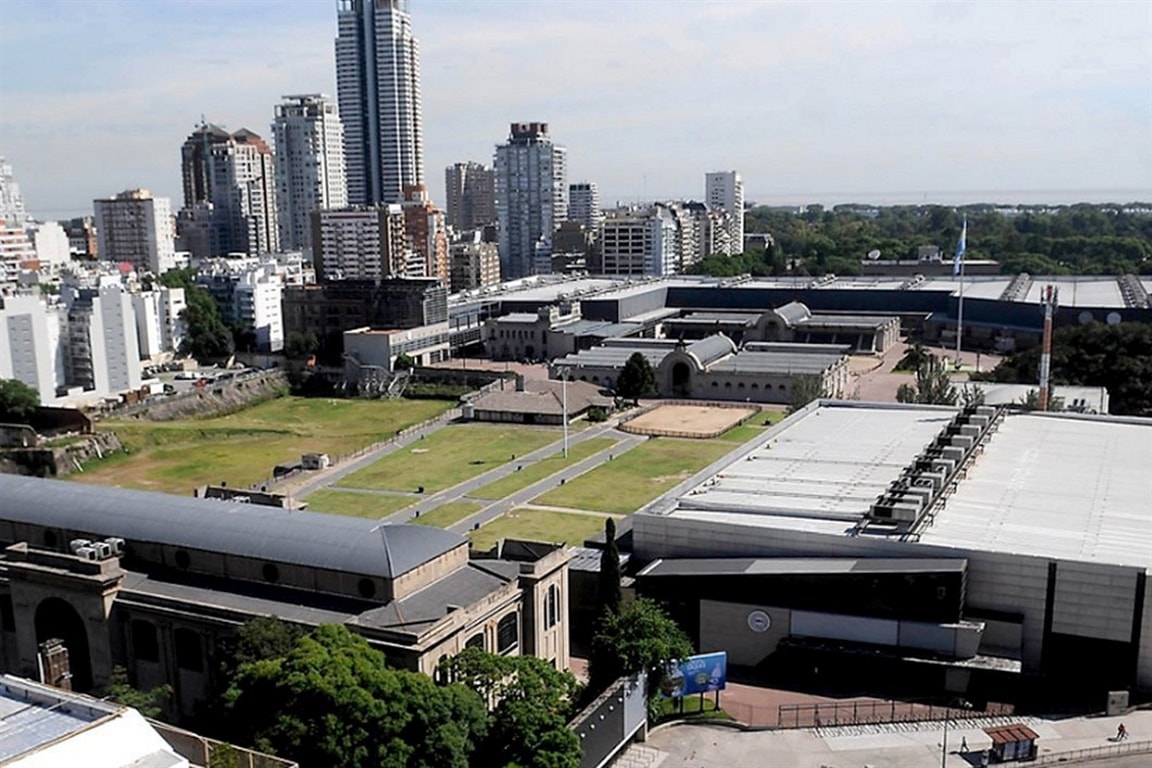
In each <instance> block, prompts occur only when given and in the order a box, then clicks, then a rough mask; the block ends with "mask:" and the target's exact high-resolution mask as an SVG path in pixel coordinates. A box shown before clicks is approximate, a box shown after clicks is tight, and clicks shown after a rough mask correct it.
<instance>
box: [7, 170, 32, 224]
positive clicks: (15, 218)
mask: <svg viewBox="0 0 1152 768" xmlns="http://www.w3.org/2000/svg"><path fill="white" fill-rule="evenodd" d="M5 222H7V223H8V226H10V227H17V228H18V227H23V226H24V225H25V224H27V223H28V211H26V210H24V198H23V196H22V195H21V194H20V185H18V184H17V183H16V177H15V176H14V175H13V174H12V166H11V165H9V164H8V161H6V160H5V159H4V158H3V157H0V225H3V224H4V223H5Z"/></svg>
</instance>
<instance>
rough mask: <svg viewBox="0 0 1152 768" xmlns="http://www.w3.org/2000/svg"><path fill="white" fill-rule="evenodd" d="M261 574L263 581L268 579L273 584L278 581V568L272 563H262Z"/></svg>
mask: <svg viewBox="0 0 1152 768" xmlns="http://www.w3.org/2000/svg"><path fill="white" fill-rule="evenodd" d="M263 574H264V581H270V582H272V583H273V584H275V583H276V582H278V581H280V569H279V568H277V567H276V565H275V564H274V563H264V568H263Z"/></svg>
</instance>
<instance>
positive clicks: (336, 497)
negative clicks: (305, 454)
mask: <svg viewBox="0 0 1152 768" xmlns="http://www.w3.org/2000/svg"><path fill="white" fill-rule="evenodd" d="M305 501H307V502H308V509H309V511H311V512H327V513H329V514H332V515H350V516H352V517H368V518H372V519H374V520H375V519H379V518H381V517H387V516H388V515H391V514H392V513H394V512H399V511H400V510H402V509H404V507H410V506H412V505H413V504H415V503H416V502H418V501H420V497H419V496H415V495H413V496H394V495H392V494H390V493H354V492H352V491H333V490H331V489H328V488H325V489H323V490H320V491H315V492H314V493H310V494H308V498H307V499H305Z"/></svg>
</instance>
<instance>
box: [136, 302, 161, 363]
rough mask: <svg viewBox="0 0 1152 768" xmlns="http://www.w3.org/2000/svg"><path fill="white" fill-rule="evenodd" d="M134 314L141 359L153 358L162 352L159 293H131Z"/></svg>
mask: <svg viewBox="0 0 1152 768" xmlns="http://www.w3.org/2000/svg"><path fill="white" fill-rule="evenodd" d="M132 311H133V313H135V315H136V343H137V346H138V349H139V351H140V359H141V360H153V359H155V358H157V357H159V356H160V355H161V354H162V353H163V352H164V331H163V325H162V323H161V320H160V294H159V293H157V292H155V291H146V292H144V293H134V294H132Z"/></svg>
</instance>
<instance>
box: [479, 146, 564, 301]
mask: <svg viewBox="0 0 1152 768" xmlns="http://www.w3.org/2000/svg"><path fill="white" fill-rule="evenodd" d="M567 154H568V153H567V150H566V149H564V147H560V146H557V145H555V144H553V143H552V139H551V137H550V136H549V135H548V123H512V126H511V128H510V131H509V137H508V141H507V142H506V143H504V144H501V145H499V146H497V147H496V161H495V168H496V207H497V212H498V215H499V220H500V223H499V230H500V235H499V236H500V272H501V277H502V279H504V280H513V279H516V278H520V277H525V276H526V275H533V274H547V273H549V272H551V270H552V265H551V257H552V233H553V231H555V229H556V228H557V227H558V226H559V225H560V222H561V221H563V220H564V218H565V217H566V216H567V215H568V171H567Z"/></svg>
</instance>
